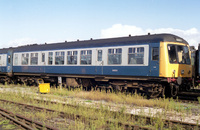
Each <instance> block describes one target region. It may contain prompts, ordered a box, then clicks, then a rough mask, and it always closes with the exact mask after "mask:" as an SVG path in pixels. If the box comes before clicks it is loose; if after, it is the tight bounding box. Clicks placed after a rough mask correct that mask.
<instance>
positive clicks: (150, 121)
mask: <svg viewBox="0 0 200 130" xmlns="http://www.w3.org/2000/svg"><path fill="white" fill-rule="evenodd" d="M36 100H37V101H38V102H45V103H46V104H48V103H51V104H58V102H52V101H44V100H39V99H36ZM0 101H1V102H7V103H13V104H16V105H22V106H23V107H26V108H29V109H36V110H39V111H42V110H45V111H48V112H59V113H60V116H62V117H63V118H70V119H71V120H74V119H81V120H82V122H84V123H86V124H89V123H90V122H91V121H92V120H97V119H96V118H86V117H83V116H82V115H74V114H69V113H64V112H60V111H56V110H52V109H47V108H43V107H37V106H32V105H27V104H23V103H17V102H13V101H7V100H3V99H0ZM59 104H61V105H63V106H68V107H73V108H77V107H83V106H76V105H71V104H64V103H59ZM87 109H96V110H95V111H97V112H98V111H99V109H98V108H87ZM105 111H108V110H105ZM108 112H110V113H112V114H113V115H114V116H113V117H115V115H119V112H115V111H108ZM123 115H124V116H130V117H131V118H130V119H132V120H130V121H131V122H134V121H138V120H141V119H142V120H145V122H146V124H147V125H153V124H154V120H155V119H153V118H152V117H147V116H140V115H134V114H127V113H123ZM130 121H128V122H130ZM162 121H163V122H164V127H165V128H169V127H172V128H173V127H175V126H177V125H179V126H181V127H183V128H185V129H200V124H194V123H187V122H181V121H176V120H164V119H163V120H162ZM106 123H107V125H108V124H116V123H117V124H118V126H122V127H123V128H124V129H129V128H131V129H144V130H149V129H152V128H150V127H143V126H138V125H132V124H131V123H123V122H116V121H115V119H114V118H112V119H111V120H107V121H106ZM101 128H107V126H102V127H101Z"/></svg>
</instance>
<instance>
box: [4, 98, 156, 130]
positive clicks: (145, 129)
mask: <svg viewBox="0 0 200 130" xmlns="http://www.w3.org/2000/svg"><path fill="white" fill-rule="evenodd" d="M38 101H39V100H38ZM0 102H6V103H12V104H16V105H21V106H23V107H25V108H28V109H31V110H33V109H34V110H38V111H47V112H57V113H60V116H61V117H63V118H68V119H70V120H75V119H79V120H82V122H83V123H85V124H90V123H91V121H92V120H97V118H87V117H84V116H82V115H74V114H70V113H64V112H60V111H56V110H52V109H48V108H44V107H37V106H33V105H27V104H23V103H17V102H13V101H8V100H3V99H0ZM52 103H55V102H52ZM71 107H72V106H71ZM73 107H75V106H73ZM106 123H107V125H109V124H116V123H117V124H118V126H122V127H123V128H124V129H130V128H131V129H142V130H152V128H149V127H143V126H139V125H132V124H128V123H123V122H116V121H114V120H107V121H106ZM107 125H106V126H101V127H100V128H99V129H102V128H103V129H107V128H108V126H107Z"/></svg>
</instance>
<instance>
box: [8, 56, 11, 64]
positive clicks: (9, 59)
mask: <svg viewBox="0 0 200 130" xmlns="http://www.w3.org/2000/svg"><path fill="white" fill-rule="evenodd" d="M8 63H9V64H10V63H11V56H8Z"/></svg>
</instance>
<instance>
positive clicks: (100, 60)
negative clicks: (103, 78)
mask: <svg viewBox="0 0 200 130" xmlns="http://www.w3.org/2000/svg"><path fill="white" fill-rule="evenodd" d="M96 74H97V75H103V50H102V49H97V61H96Z"/></svg>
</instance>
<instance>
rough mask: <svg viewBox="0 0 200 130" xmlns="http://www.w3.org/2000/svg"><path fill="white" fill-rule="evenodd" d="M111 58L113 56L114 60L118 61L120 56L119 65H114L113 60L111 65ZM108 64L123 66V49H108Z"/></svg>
mask: <svg viewBox="0 0 200 130" xmlns="http://www.w3.org/2000/svg"><path fill="white" fill-rule="evenodd" d="M111 56H113V59H115V60H116V61H117V56H120V58H119V57H118V58H119V59H120V61H119V63H117V62H116V63H114V61H113V60H112V63H110V61H111V60H110V58H112V57H111ZM107 64H108V65H121V64H122V48H108V54H107Z"/></svg>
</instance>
